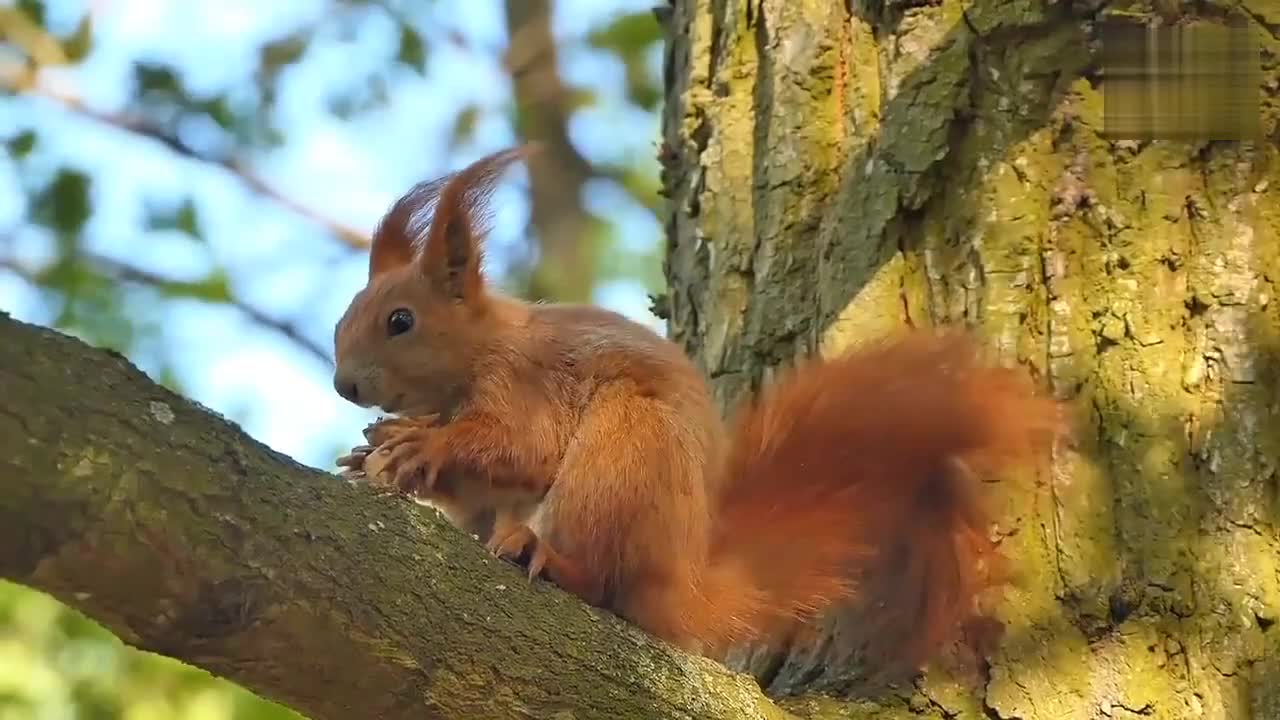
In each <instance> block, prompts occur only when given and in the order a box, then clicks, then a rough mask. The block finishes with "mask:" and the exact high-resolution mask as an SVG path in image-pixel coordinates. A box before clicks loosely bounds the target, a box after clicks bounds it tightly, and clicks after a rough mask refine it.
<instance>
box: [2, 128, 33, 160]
mask: <svg viewBox="0 0 1280 720" xmlns="http://www.w3.org/2000/svg"><path fill="white" fill-rule="evenodd" d="M4 145H5V149H6V150H8V151H9V156H10V157H12V158H13V159H14V160H21V159H22V158H24V157H26V156H27V155H30V154H31V151H32V150H34V149H35V147H36V131H35V130H23V131H22V132H20V133H18V134H17V135H14V136H13V137H11V138H9V139H8V140H5V141H4Z"/></svg>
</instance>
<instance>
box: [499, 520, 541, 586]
mask: <svg viewBox="0 0 1280 720" xmlns="http://www.w3.org/2000/svg"><path fill="white" fill-rule="evenodd" d="M485 547H487V548H488V549H489V552H491V553H493V554H494V555H495V556H497V557H500V558H503V559H505V560H510V561H511V562H514V563H516V564H519V563H520V558H521V557H528V558H529V561H528V562H529V565H528V567H529V580H531V581H532V580H533V579H534V578H536V577H538V575H540V574H541V573H542V568H544V567H546V564H547V555H548V551H547V546H546V544H545V543H543V542H542V540H540V539H539V538H538V536H537V534H536V533H534V532H533V528H530V527H529V526H528V525H525V524H524V523H513V524H511V525H507V526H506V527H501V528H494V532H493V536H492V537H491V538H489V542H488V543H486V544H485Z"/></svg>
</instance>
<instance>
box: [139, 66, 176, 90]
mask: <svg viewBox="0 0 1280 720" xmlns="http://www.w3.org/2000/svg"><path fill="white" fill-rule="evenodd" d="M133 80H134V82H135V83H136V84H137V86H138V91H139V93H143V94H145V93H156V94H163V95H178V96H181V95H182V94H183V92H182V83H181V82H179V81H178V76H177V74H176V73H174V71H173V68H170V67H167V66H164V65H157V64H155V63H148V62H140V63H137V64H135V65H134V66H133Z"/></svg>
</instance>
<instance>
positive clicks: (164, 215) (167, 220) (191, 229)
mask: <svg viewBox="0 0 1280 720" xmlns="http://www.w3.org/2000/svg"><path fill="white" fill-rule="evenodd" d="M146 223H147V229H149V230H178V231H180V232H184V233H186V234H188V235H190V236H191V237H193V238H199V237H201V235H200V218H199V215H198V214H197V211H196V205H195V203H194V202H193V201H192V200H191V198H190V197H187V198H185V199H184V200H183V201H182V203H180V204H179V205H178V207H177V208H176V209H173V210H170V209H168V208H164V209H155V208H149V209H148V212H147V220H146Z"/></svg>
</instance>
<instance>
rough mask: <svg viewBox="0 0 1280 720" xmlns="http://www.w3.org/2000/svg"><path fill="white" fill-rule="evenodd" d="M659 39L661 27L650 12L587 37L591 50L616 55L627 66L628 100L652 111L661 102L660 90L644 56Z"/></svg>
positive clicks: (635, 14) (631, 16) (660, 38)
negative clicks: (594, 49) (593, 48)
mask: <svg viewBox="0 0 1280 720" xmlns="http://www.w3.org/2000/svg"><path fill="white" fill-rule="evenodd" d="M660 40H662V25H661V24H660V23H659V22H658V20H657V18H656V17H654V14H653V12H651V11H644V12H638V13H633V14H630V15H623V16H622V17H620V18H618V19H617V20H615V21H613V22H612V23H610V24H609V25H607V26H605V27H604V28H601V29H600V30H597V31H595V32H593V33H591V34H590V35H588V36H587V42H588V43H589V44H590V45H591V46H592V47H595V48H598V49H600V50H608V51H610V52H613V53H616V54H617V55H618V59H619V60H621V61H622V64H623V65H624V66H625V67H626V72H627V97H628V98H629V99H630V100H631V102H633V103H635V104H636V105H639V106H640V107H642V108H644V109H645V110H653V109H654V108H656V107H657V106H658V102H659V101H661V99H662V89H661V88H660V87H658V84H657V83H656V81H655V80H654V79H653V78H652V77H650V75H651V73H650V72H649V66H648V63H647V58H646V57H645V53H646V52H647V51H648V50H649V48H650V47H651V46H652V45H653V44H654V43H655V42H658V41H660Z"/></svg>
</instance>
